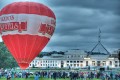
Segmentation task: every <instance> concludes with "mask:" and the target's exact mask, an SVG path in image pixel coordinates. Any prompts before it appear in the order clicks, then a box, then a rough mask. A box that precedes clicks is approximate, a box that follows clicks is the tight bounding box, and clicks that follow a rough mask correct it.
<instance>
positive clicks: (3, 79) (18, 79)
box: [0, 78, 100, 80]
mask: <svg viewBox="0 0 120 80" xmlns="http://www.w3.org/2000/svg"><path fill="white" fill-rule="evenodd" d="M0 80H6V78H0ZM11 80H34V78H28V79H24V78H15V79H11ZM39 80H54V79H48V78H40V79H39ZM56 80H70V79H69V78H66V79H56ZM77 80H82V79H77ZM88 80H89V79H88ZM93 80H100V79H93Z"/></svg>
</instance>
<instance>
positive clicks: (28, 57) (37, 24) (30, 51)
mask: <svg viewBox="0 0 120 80" xmlns="http://www.w3.org/2000/svg"><path fill="white" fill-rule="evenodd" d="M55 25H56V18H55V15H54V13H53V12H52V10H51V9H49V8H48V7H47V6H45V5H43V4H40V3H36V2H14V3H12V4H8V5H7V6H5V7H4V8H3V9H2V10H1V13H0V33H1V34H2V39H3V41H4V43H5V45H6V46H7V48H8V49H9V51H10V52H11V54H12V56H13V57H14V58H15V60H16V61H17V63H18V65H19V66H20V68H21V69H26V68H27V67H28V66H29V64H30V63H31V61H32V60H33V59H34V58H35V57H36V56H37V55H38V54H39V53H40V52H41V51H42V49H43V48H44V47H45V46H46V44H47V43H48V41H49V40H50V38H51V36H52V35H53V32H54V30H55Z"/></svg>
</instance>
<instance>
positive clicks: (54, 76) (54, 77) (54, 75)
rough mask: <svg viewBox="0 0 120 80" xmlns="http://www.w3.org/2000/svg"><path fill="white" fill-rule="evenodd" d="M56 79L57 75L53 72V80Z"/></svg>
mask: <svg viewBox="0 0 120 80" xmlns="http://www.w3.org/2000/svg"><path fill="white" fill-rule="evenodd" d="M56 77H57V73H56V72H54V73H53V79H54V80H56Z"/></svg>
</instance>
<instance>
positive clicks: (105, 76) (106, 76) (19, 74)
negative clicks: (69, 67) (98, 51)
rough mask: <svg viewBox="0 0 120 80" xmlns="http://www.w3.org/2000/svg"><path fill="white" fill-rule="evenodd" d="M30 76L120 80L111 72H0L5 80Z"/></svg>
mask: <svg viewBox="0 0 120 80" xmlns="http://www.w3.org/2000/svg"><path fill="white" fill-rule="evenodd" d="M30 76H33V77H34V80H39V79H40V78H51V79H53V80H57V79H60V78H63V79H64V80H66V79H67V78H69V79H70V80H79V79H82V80H87V79H89V80H93V79H94V78H97V79H100V80H120V72H116V73H114V72H112V71H109V72H107V71H60V70H59V71H55V70H54V71H37V72H34V73H33V72H28V71H21V72H15V71H14V70H9V71H7V70H0V78H1V77H6V79H7V80H10V79H11V78H29V77H30Z"/></svg>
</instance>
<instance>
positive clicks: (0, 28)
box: [0, 22, 27, 34]
mask: <svg viewBox="0 0 120 80" xmlns="http://www.w3.org/2000/svg"><path fill="white" fill-rule="evenodd" d="M14 30H18V32H20V33H21V32H22V31H26V30H27V22H9V23H0V33H1V34H2V32H5V31H14Z"/></svg>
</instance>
